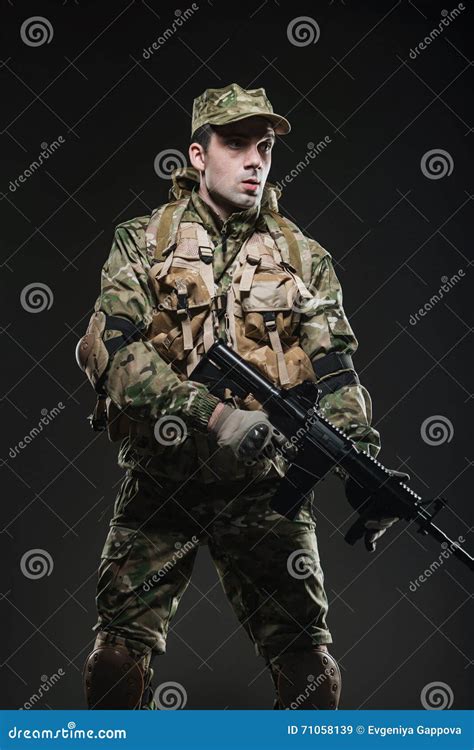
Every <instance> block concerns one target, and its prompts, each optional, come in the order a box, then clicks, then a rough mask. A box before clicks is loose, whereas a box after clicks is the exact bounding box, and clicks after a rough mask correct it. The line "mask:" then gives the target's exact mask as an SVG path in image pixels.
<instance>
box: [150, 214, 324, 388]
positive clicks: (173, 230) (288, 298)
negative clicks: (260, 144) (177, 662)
mask: <svg viewBox="0 0 474 750" xmlns="http://www.w3.org/2000/svg"><path fill="white" fill-rule="evenodd" d="M187 203H188V201H187V200H182V201H176V202H174V203H171V204H167V205H166V206H164V207H162V208H160V209H158V211H157V212H156V213H155V214H153V215H152V217H151V220H150V223H149V225H148V228H147V230H146V238H147V248H148V252H149V254H150V257H153V264H152V267H151V269H150V273H149V277H150V284H151V287H152V289H153V290H154V293H155V298H156V311H155V313H154V316H153V320H152V323H151V326H150V328H149V331H148V333H147V338H148V340H149V341H150V343H151V344H153V346H154V347H155V349H156V351H157V352H158V354H159V355H160V356H161V357H162V358H163V359H164V360H165V361H166V362H168V363H170V364H171V366H172V368H173V370H174V371H175V372H176V373H177V374H178V375H179V376H181V377H182V378H183V379H185V378H190V377H191V376H192V371H193V369H194V368H195V367H196V365H197V363H198V362H199V359H200V358H201V357H202V356H203V354H204V353H205V352H206V351H208V349H209V347H210V346H211V345H212V344H213V342H214V341H215V340H216V338H217V337H218V336H219V335H222V332H223V330H224V332H225V338H226V339H227V341H228V343H229V344H230V345H231V346H232V348H233V349H234V350H235V351H236V352H238V353H239V354H240V355H241V356H242V357H243V358H244V359H246V360H247V361H248V362H249V363H251V364H252V365H254V366H255V367H257V368H258V369H259V370H260V371H261V372H262V374H264V375H265V376H266V377H267V378H269V379H270V380H271V381H272V382H273V383H275V384H276V385H279V386H281V387H283V388H289V387H292V386H294V385H297V384H298V383H301V382H302V381H303V380H314V379H315V376H314V371H313V368H312V365H311V361H310V360H309V357H308V356H307V355H306V354H305V352H304V351H303V350H302V349H301V347H300V346H299V339H298V324H299V320H300V317H301V316H300V313H299V312H298V309H299V305H301V303H302V302H304V300H307V299H311V297H312V295H311V293H310V291H309V290H308V288H307V285H306V283H305V280H306V282H307V283H308V284H309V281H310V276H311V252H310V250H309V247H308V243H307V241H306V239H305V238H304V237H303V235H302V234H301V233H300V236H297V235H296V233H295V232H294V231H293V230H292V229H290V227H289V225H288V224H287V223H286V222H285V220H284V219H283V218H282V217H281V216H280V215H279V214H277V213H275V212H271V211H266V212H265V213H264V219H265V224H266V227H267V230H268V231H267V232H264V233H263V232H254V233H253V234H252V235H250V237H249V238H248V239H247V240H246V241H245V242H244V243H243V245H242V247H241V249H240V251H239V252H238V253H237V256H236V258H235V259H234V261H233V262H232V264H231V267H230V270H231V272H232V273H231V281H230V284H229V285H228V288H227V289H226V290H224V291H223V292H221V293H219V294H218V293H217V288H218V287H217V284H216V283H215V280H214V272H213V264H212V261H213V253H214V247H213V244H212V242H211V240H210V238H209V235H208V233H207V232H206V230H205V228H204V227H203V226H202V225H201V224H199V223H197V222H183V221H181V217H182V215H183V213H184V210H185V209H186V206H187ZM302 277H304V278H302ZM222 319H223V320H224V326H222V324H221V321H222Z"/></svg>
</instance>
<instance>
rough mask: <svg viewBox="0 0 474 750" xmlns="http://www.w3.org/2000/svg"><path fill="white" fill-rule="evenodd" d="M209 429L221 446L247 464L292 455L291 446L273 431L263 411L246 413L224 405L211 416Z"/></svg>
mask: <svg viewBox="0 0 474 750" xmlns="http://www.w3.org/2000/svg"><path fill="white" fill-rule="evenodd" d="M207 427H208V430H209V431H210V432H212V433H213V434H214V435H215V437H216V439H217V444H218V445H219V446H221V447H223V446H227V447H229V448H231V450H232V451H233V452H234V453H235V455H236V456H237V458H239V459H241V460H244V461H256V460H259V459H262V458H264V457H266V458H272V457H273V456H274V455H275V453H276V452H277V451H281V452H282V453H283V454H284V455H286V453H288V455H290V453H291V448H292V445H291V443H289V442H288V441H287V440H286V438H285V437H284V436H283V435H282V434H281V433H280V432H279V431H278V430H276V429H275V428H274V427H273V425H272V424H271V422H270V421H269V419H268V417H267V414H266V412H264V411H262V410H261V409H258V410H252V411H245V410H244V409H235V408H234V407H233V406H230V405H229V404H224V403H220V404H218V405H217V406H216V408H215V409H214V411H213V413H212V414H211V417H210V419H209V422H208V425H207ZM285 446H287V448H288V452H286V451H285Z"/></svg>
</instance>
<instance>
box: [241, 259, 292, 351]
mask: <svg viewBox="0 0 474 750" xmlns="http://www.w3.org/2000/svg"><path fill="white" fill-rule="evenodd" d="M297 292H298V288H297V286H296V284H295V282H294V280H293V278H292V277H291V276H289V275H288V274H286V273H284V272H283V271H282V270H279V269H277V268H276V269H275V271H274V272H270V271H257V272H256V273H255V275H254V277H253V281H252V286H251V287H250V289H249V291H248V293H246V294H244V295H242V296H241V310H242V317H243V319H244V331H245V335H246V336H248V338H251V339H254V340H256V341H262V340H264V341H268V340H269V338H268V331H267V329H266V326H265V319H266V317H268V315H269V314H271V315H272V317H273V318H274V321H275V325H276V330H277V332H278V335H279V336H280V338H281V340H282V341H283V342H285V340H288V343H289V340H290V339H291V337H292V336H293V334H294V330H295V328H296V322H297V321H296V319H295V316H294V315H293V310H292V308H293V304H294V301H295V298H296V295H297Z"/></svg>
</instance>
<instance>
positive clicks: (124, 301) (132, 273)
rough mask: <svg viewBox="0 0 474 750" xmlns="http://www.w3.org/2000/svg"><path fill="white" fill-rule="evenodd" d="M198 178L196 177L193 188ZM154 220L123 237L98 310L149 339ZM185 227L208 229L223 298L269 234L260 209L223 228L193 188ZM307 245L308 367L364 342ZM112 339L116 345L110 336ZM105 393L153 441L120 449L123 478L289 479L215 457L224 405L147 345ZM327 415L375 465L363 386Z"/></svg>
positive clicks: (132, 348)
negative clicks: (164, 434)
mask: <svg viewBox="0 0 474 750" xmlns="http://www.w3.org/2000/svg"><path fill="white" fill-rule="evenodd" d="M182 176H183V170H182V169H181V170H179V172H178V177H179V178H180V179H182ZM192 177H193V174H192V172H191V170H190V175H189V178H190V179H192ZM176 189H177V190H178V189H179V188H176ZM149 218H150V217H149V216H141V217H137V218H136V219H132V220H130V221H127V222H124V223H122V224H120V225H119V226H118V227H117V229H116V232H115V237H114V241H113V244H112V249H111V252H110V255H109V257H108V260H107V261H106V263H105V265H104V267H103V270H102V283H101V293H100V295H99V297H98V299H97V301H96V304H95V310H102V311H103V312H104V313H106V314H107V315H119V316H123V317H126V318H129V319H130V320H132V321H133V322H134V323H135V324H136V325H141V326H142V327H143V328H144V330H146V329H147V328H148V327H149V325H150V323H151V320H152V315H153V306H154V304H155V301H154V299H153V296H152V292H151V289H150V287H149V284H148V277H147V272H148V270H149V268H150V266H151V263H152V261H153V258H150V257H149V255H148V252H147V246H146V241H145V229H146V226H147V224H148V221H149ZM183 221H196V222H200V223H201V224H203V226H204V227H205V228H206V230H207V232H208V233H209V236H210V238H211V240H212V241H213V243H214V244H215V251H214V258H213V268H214V277H215V279H216V281H217V287H218V293H222V292H225V291H226V290H227V289H228V287H229V285H230V283H231V280H232V273H233V270H234V267H235V265H236V263H237V255H238V252H239V250H240V248H241V246H242V243H243V242H244V241H245V239H247V237H248V236H249V234H251V232H252V231H254V230H260V231H265V230H266V225H265V221H264V216H263V214H262V213H261V211H260V209H259V208H253V209H247V210H245V211H240V212H236V213H234V214H232V215H231V216H230V217H229V218H228V219H227V220H226V221H225V222H222V220H221V219H220V218H219V217H218V216H217V215H216V214H215V212H214V211H213V210H212V209H211V208H210V207H209V206H208V205H207V204H206V203H205V202H204V201H203V200H202V199H201V198H200V196H199V194H198V193H197V190H196V188H195V189H194V190H193V192H192V193H191V196H190V198H189V202H188V208H187V209H186V211H185V212H184V214H183ZM223 238H225V241H224V239H223ZM308 241H309V247H310V250H311V254H312V270H311V276H312V278H311V284H310V289H311V291H312V293H313V295H314V298H313V300H310V301H309V302H307V303H306V306H305V307H304V308H303V307H301V309H302V311H303V312H304V316H303V319H302V322H301V329H300V339H301V346H302V348H303V349H304V350H305V352H306V353H307V354H308V355H309V356H310V357H319V356H324V354H327V353H329V352H332V351H337V352H348V353H350V354H354V353H355V351H356V350H357V347H358V342H357V339H356V337H355V335H354V333H353V331H352V329H351V327H350V324H349V322H348V320H347V317H346V315H345V312H344V309H343V305H342V292H341V287H340V284H339V281H338V279H337V276H336V274H335V272H334V268H333V264H332V259H331V256H330V254H329V253H328V252H327V251H326V250H324V248H322V247H321V245H320V244H319V243H318V242H316V241H315V240H311V239H309V240H308ZM223 326H224V321H222V330H221V335H224V330H223ZM110 335H114V334H113V332H110ZM105 387H106V390H107V392H108V395H109V396H110V397H111V399H112V400H113V401H114V402H115V404H116V405H117V406H118V407H119V408H122V409H125V408H126V409H127V413H128V414H129V415H130V416H131V417H132V418H133V419H135V420H138V421H140V422H141V423H142V425H144V424H145V423H146V424H147V425H148V426H149V429H148V437H147V436H146V435H143V434H142V435H141V436H140V437H137V436H133V435H131V436H129V437H127V438H125V439H124V440H123V441H122V444H121V448H120V453H119V464H120V466H122V467H123V468H125V469H128V468H132V469H133V468H134V467H135V468H137V467H139V466H141V467H143V468H146V470H147V471H149V472H151V473H153V474H154V475H155V476H160V477H163V478H166V477H167V478H170V479H172V478H176V479H180V478H183V477H184V476H189V474H190V473H192V474H196V470H197V467H199V466H201V467H202V472H201V474H202V476H201V479H202V480H203V481H207V482H210V481H212V479H213V478H215V479H216V481H220V480H221V479H222V478H223V477H225V476H227V477H228V476H229V473H228V472H229V471H230V472H232V474H231V476H234V478H244V477H247V478H250V477H251V476H254V475H255V471H257V473H258V474H261V473H262V471H263V472H264V473H265V472H266V473H270V475H273V476H278V475H279V474H281V472H282V471H284V461H283V459H277V463H278V466H276V467H275V466H274V464H272V462H270V461H269V460H268V459H265V460H264V461H263V462H261V463H260V465H258V466H257V468H256V470H254V469H249V468H248V467H246V466H245V465H244V464H243V463H242V462H237V460H234V458H233V456H230V455H229V453H227V455H225V452H223V451H218V452H216V446H215V444H213V442H212V438H211V437H210V436H208V435H207V434H205V424H206V422H207V419H208V418H209V416H210V414H211V413H212V410H213V409H214V407H215V405H216V403H217V399H216V398H215V397H214V396H212V395H211V394H209V391H208V390H207V388H206V387H205V386H203V385H201V384H198V383H195V382H193V381H184V382H183V381H181V380H180V379H179V378H178V376H177V375H176V374H175V373H174V372H173V371H172V369H171V367H170V365H169V364H167V363H165V362H164V361H163V359H162V358H161V357H160V356H159V354H158V353H157V352H156V350H155V349H154V347H153V346H152V345H151V344H150V343H149V342H147V341H136V342H133V343H131V344H128V345H127V346H125V347H123V348H122V349H120V350H119V351H118V352H117V353H116V354H115V356H114V357H113V360H112V362H111V365H110V369H109V373H108V377H107V380H106V386H105ZM320 406H321V410H322V411H323V413H324V415H325V416H326V417H327V418H328V419H330V420H331V421H332V422H333V423H334V424H335V425H336V426H338V427H340V428H341V429H343V430H344V432H346V434H347V435H348V436H349V437H352V438H353V439H354V440H355V441H356V442H357V445H358V447H360V448H361V449H364V450H368V451H369V452H370V453H372V455H374V456H376V455H377V453H378V452H379V450H380V435H379V433H378V432H377V430H375V429H374V428H373V427H371V419H372V408H371V401H370V396H369V394H368V392H367V390H366V389H365V388H364V387H363V386H362V385H350V386H344V387H343V388H340V389H339V390H337V391H335V392H334V393H328V394H327V395H326V396H325V397H324V398H323V399H322V400H321V405H320ZM158 420H161V422H162V423H163V425H164V427H166V426H167V424H166V421H167V420H168V422H169V424H168V426H169V427H173V423H174V422H176V425H175V427H176V432H177V440H176V441H174V442H173V441H171V443H170V441H169V440H168V441H167V440H166V439H165V440H164V441H161V442H158V441H157V439H156V437H155V435H156V432H155V431H154V428H155V427H156V425H157V421H158ZM198 432H202V435H201V438H200V446H201V447H200V449H199V448H198V446H197V444H196V439H194V438H195V437H196V434H197V433H198ZM198 471H200V470H199V469H198ZM204 475H206V476H204Z"/></svg>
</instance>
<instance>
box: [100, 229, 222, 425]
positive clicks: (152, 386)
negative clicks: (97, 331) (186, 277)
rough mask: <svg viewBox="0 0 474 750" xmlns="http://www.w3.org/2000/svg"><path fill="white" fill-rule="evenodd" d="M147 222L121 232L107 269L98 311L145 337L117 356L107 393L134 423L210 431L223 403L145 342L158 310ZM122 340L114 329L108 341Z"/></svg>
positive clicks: (108, 331)
mask: <svg viewBox="0 0 474 750" xmlns="http://www.w3.org/2000/svg"><path fill="white" fill-rule="evenodd" d="M147 218H148V217H139V218H138V219H135V220H131V221H128V222H125V223H123V224H120V225H119V226H118V227H117V228H116V230H115V235H114V239H113V243H112V249H111V251H110V254H109V256H108V259H107V261H106V262H105V264H104V266H103V268H102V273H101V291H100V295H99V297H98V299H97V301H96V303H95V306H94V310H95V312H96V313H98V312H102V313H104V314H105V315H106V316H117V317H119V318H125V319H126V320H128V321H131V323H133V324H134V325H135V326H136V327H137V328H139V329H140V330H141V332H142V337H141V338H140V339H139V340H135V341H131V342H130V343H128V344H126V345H125V346H122V347H121V348H119V349H118V351H116V352H115V353H114V354H113V356H111V358H110V360H109V363H108V369H107V371H106V377H105V379H104V381H103V389H104V390H105V392H106V393H107V395H108V396H110V398H111V400H112V401H113V402H114V403H115V404H116V405H117V406H118V407H119V408H120V409H126V410H127V414H128V415H129V416H130V417H131V418H132V419H137V420H141V419H147V418H149V419H157V418H158V417H159V416H163V415H174V416H180V417H181V418H183V419H184V421H186V422H187V424H188V425H189V426H190V427H192V428H196V429H202V430H205V429H206V426H207V422H208V420H209V417H210V415H211V414H212V411H213V410H214V408H215V406H216V405H217V404H218V403H219V399H218V398H216V397H215V396H213V395H211V394H210V393H209V391H208V389H207V387H206V386H204V385H202V384H200V383H195V382H193V381H182V380H180V378H179V377H178V376H177V375H176V374H175V373H174V372H173V371H172V369H171V366H170V365H169V364H168V363H166V362H165V361H164V360H163V358H162V357H161V356H160V355H159V354H158V352H157V351H156V349H155V348H154V347H153V345H152V344H151V343H150V342H149V341H146V340H145V336H146V332H147V330H148V329H149V326H150V324H151V322H152V317H153V307H154V299H153V293H152V290H151V288H150V286H149V284H148V271H149V269H150V261H149V258H148V255H147V250H146V240H145V229H146V224H147ZM117 335H120V331H114V330H113V327H112V328H110V327H108V328H106V330H105V331H104V335H103V340H104V342H105V341H107V340H108V339H110V338H113V337H114V336H117Z"/></svg>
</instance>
